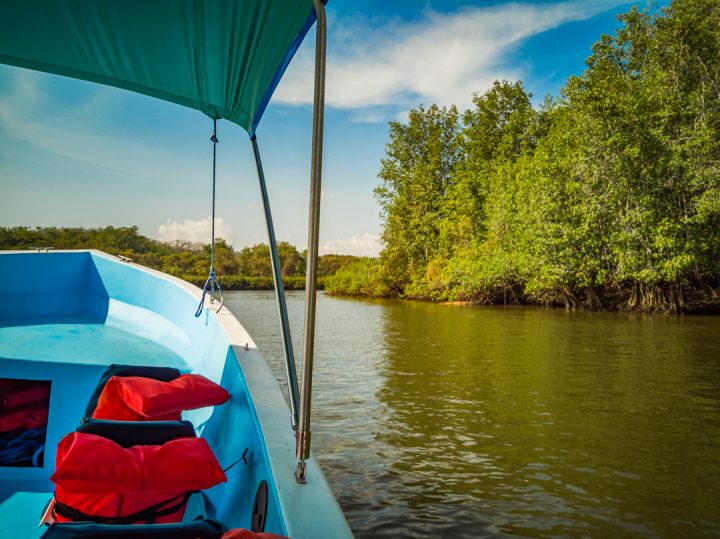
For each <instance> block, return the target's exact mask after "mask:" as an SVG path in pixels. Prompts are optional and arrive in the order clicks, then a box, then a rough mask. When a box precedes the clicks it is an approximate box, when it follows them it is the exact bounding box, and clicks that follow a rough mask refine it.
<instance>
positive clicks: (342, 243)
mask: <svg viewBox="0 0 720 539" xmlns="http://www.w3.org/2000/svg"><path fill="white" fill-rule="evenodd" d="M381 250H382V245H380V236H378V235H375V234H370V233H368V232H365V233H364V234H355V235H354V236H353V237H352V238H344V239H340V240H329V241H326V242H325V243H324V244H323V245H322V246H321V247H320V254H322V255H326V254H334V255H355V256H378V255H379V254H380V251H381Z"/></svg>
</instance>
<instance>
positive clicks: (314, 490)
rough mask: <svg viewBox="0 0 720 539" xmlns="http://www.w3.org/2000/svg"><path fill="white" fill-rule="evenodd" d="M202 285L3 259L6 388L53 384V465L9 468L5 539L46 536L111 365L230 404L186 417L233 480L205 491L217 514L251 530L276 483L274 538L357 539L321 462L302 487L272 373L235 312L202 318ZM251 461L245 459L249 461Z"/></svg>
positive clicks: (97, 263) (60, 257)
mask: <svg viewBox="0 0 720 539" xmlns="http://www.w3.org/2000/svg"><path fill="white" fill-rule="evenodd" d="M200 294H201V293H200V290H199V289H197V288H196V287H194V286H192V285H189V284H187V283H185V282H184V281H180V280H179V279H175V278H173V277H170V276H168V275H165V274H162V273H159V272H156V271H153V270H149V269H147V268H143V267H140V266H137V265H134V264H128V263H125V262H122V261H120V260H119V259H116V258H115V257H111V256H108V255H105V254H103V253H100V252H97V251H64V252H50V253H36V252H3V253H1V254H0V378H10V379H28V380H49V381H50V382H51V392H50V402H49V419H48V426H47V437H46V444H45V456H44V461H43V462H44V464H43V466H38V467H6V466H0V537H4V538H9V537H22V538H28V537H38V536H39V535H40V534H41V533H42V531H43V530H42V529H41V528H38V521H39V519H40V513H41V510H42V507H43V506H44V505H45V503H46V502H47V501H48V499H49V498H50V496H51V494H52V491H53V485H52V483H51V482H50V480H49V478H50V475H51V474H52V472H53V470H54V462H55V447H56V445H57V443H58V441H59V440H60V439H61V438H62V437H63V436H65V435H66V434H67V433H69V432H71V431H73V430H74V429H75V428H76V427H77V424H78V422H79V420H80V418H81V417H82V415H83V411H84V407H85V405H86V403H87V401H88V399H89V397H90V395H91V393H92V391H93V389H94V388H95V385H96V384H97V381H98V379H99V378H100V376H101V374H102V372H103V371H104V370H105V368H106V367H107V365H109V364H112V363H121V364H132V365H156V366H157V365H164V366H170V367H176V368H178V369H180V370H181V371H183V372H194V373H198V374H201V375H203V376H205V377H207V378H209V379H210V380H213V381H215V382H217V383H219V384H221V385H222V386H223V387H224V388H225V389H227V390H228V391H229V392H230V394H231V399H230V401H229V402H228V403H227V404H225V405H223V406H218V407H216V408H205V409H201V410H195V411H191V412H186V413H184V415H183V419H188V420H190V421H192V423H193V424H194V425H195V428H196V430H197V432H198V435H200V436H202V437H203V438H205V439H206V440H207V441H208V443H209V445H210V447H211V448H212V449H213V451H214V453H215V455H216V457H217V459H218V461H219V463H220V464H221V466H222V467H223V468H225V467H228V466H230V465H231V464H233V463H237V464H236V465H234V466H232V468H230V469H229V470H228V472H227V478H228V481H227V482H226V483H223V484H220V485H218V486H216V487H214V488H212V489H209V490H207V491H206V492H205V505H206V511H207V513H208V516H209V517H211V518H215V519H217V520H220V521H221V522H223V523H224V524H225V525H226V526H228V527H231V528H232V527H242V528H248V529H249V528H250V524H251V516H252V509H253V502H254V499H255V494H256V490H257V487H258V485H259V484H260V482H261V481H266V482H267V484H268V485H269V487H270V488H269V503H268V513H267V524H266V528H265V529H266V531H269V532H272V533H277V534H281V535H285V536H289V537H292V538H294V539H302V538H305V537H307V538H310V537H313V538H318V537H331V538H334V537H338V538H343V537H351V536H352V534H351V533H350V530H349V528H348V526H347V523H346V521H345V519H344V517H343V515H342V511H341V510H340V508H339V506H338V504H337V501H336V500H335V497H334V495H333V493H332V491H331V490H330V488H329V486H328V485H327V482H326V480H325V478H324V476H323V474H322V471H321V470H320V469H319V467H318V465H317V463H316V461H315V459H314V457H311V459H310V461H309V469H308V484H307V485H299V484H297V483H296V481H295V479H294V476H293V470H294V467H295V458H294V443H295V442H294V436H293V432H292V430H291V427H290V415H289V410H288V407H287V405H286V403H285V401H284V399H283V396H282V393H281V391H280V388H279V386H278V384H277V381H276V380H275V377H274V375H273V374H272V372H271V371H270V369H269V367H268V365H267V364H266V362H265V361H264V359H263V358H262V357H261V355H260V353H259V352H258V350H257V348H256V346H255V344H254V343H253V341H252V339H251V338H250V336H249V335H248V334H247V332H246V331H245V329H244V328H243V327H242V326H241V325H240V324H239V322H238V321H237V320H236V319H235V318H234V317H233V316H232V315H231V314H230V313H229V312H228V311H227V309H223V310H222V311H221V312H220V313H215V312H214V311H213V310H211V309H206V310H205V311H204V312H203V314H202V316H200V317H199V318H196V317H195V316H194V314H195V310H196V308H197V304H198V301H199V299H200ZM243 455H245V459H242V456H243Z"/></svg>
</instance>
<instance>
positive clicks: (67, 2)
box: [0, 0, 315, 135]
mask: <svg viewBox="0 0 720 539" xmlns="http://www.w3.org/2000/svg"><path fill="white" fill-rule="evenodd" d="M314 21H315V11H314V8H313V1H312V0H49V1H48V0H0V62H2V63H5V64H10V65H14V66H19V67H25V68H28V69H35V70H38V71H46V72H48V73H55V74H58V75H65V76H68V77H73V78H76V79H84V80H88V81H92V82H98V83H100V84H106V85H109V86H117V87H118V88H125V89H127V90H131V91H133V92H138V93H141V94H146V95H149V96H153V97H157V98H159V99H163V100H165V101H171V102H173V103H178V104H180V105H183V106H186V107H190V108H194V109H197V110H199V111H202V112H204V113H205V114H207V115H208V116H210V117H212V118H217V119H220V118H225V119H227V120H230V121H231V122H234V123H236V124H238V125H240V126H241V127H243V128H244V129H245V130H247V131H248V133H249V134H251V135H252V134H253V133H254V131H255V128H256V127H257V125H258V122H259V121H260V117H261V116H262V114H263V112H264V110H265V107H266V106H267V104H268V101H269V100H270V97H271V96H272V93H273V92H274V91H275V88H276V86H277V84H278V82H279V81H280V78H281V77H282V75H283V73H284V72H285V68H286V67H287V65H288V63H289V62H290V60H291V59H292V57H293V55H294V54H295V51H296V50H297V48H298V47H299V46H300V43H301V42H302V40H303V38H304V37H305V34H306V33H307V31H308V30H309V29H310V27H311V26H312V24H313V23H314Z"/></svg>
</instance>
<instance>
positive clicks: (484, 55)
mask: <svg viewBox="0 0 720 539" xmlns="http://www.w3.org/2000/svg"><path fill="white" fill-rule="evenodd" d="M622 3H625V2H624V1H618V0H596V1H592V2H588V1H587V0H573V1H567V2H557V3H553V4H529V3H508V4H502V5H496V6H490V7H473V8H466V9H462V10H460V11H457V12H454V13H438V12H435V11H432V10H426V11H425V12H424V16H423V18H422V19H421V20H420V21H417V22H412V23H407V24H402V25H399V24H394V23H387V24H385V25H384V26H381V27H378V26H377V25H371V24H370V23H368V22H364V21H359V20H353V21H348V22H342V21H336V22H335V28H334V29H333V31H332V32H331V42H330V44H329V46H328V54H329V56H328V68H327V90H326V102H327V104H328V105H331V106H334V107H338V108H346V109H358V108H363V107H378V106H386V105H400V106H406V107H407V106H416V105H417V104H419V103H425V104H430V103H436V104H439V105H450V104H456V105H458V106H460V107H466V106H468V105H469V104H470V103H471V98H472V93H473V92H475V91H483V90H485V89H487V88H488V87H489V86H490V85H491V84H492V82H493V81H494V80H496V79H499V78H507V79H518V78H522V77H523V75H524V74H525V73H524V72H523V69H522V68H519V67H518V66H512V65H511V64H510V63H509V62H508V60H510V59H511V58H512V54H511V53H512V52H513V49H514V48H515V47H517V46H518V45H519V44H520V43H521V42H522V41H523V40H525V39H527V38H529V37H531V36H533V35H536V34H539V33H541V32H544V31H547V30H550V29H552V28H556V27H558V26H560V25H562V24H564V23H567V22H570V21H578V20H584V19H587V18H590V17H592V16H594V15H597V14H599V13H602V12H604V11H607V10H608V9H610V8H612V7H613V6H616V5H619V4H622ZM313 51H314V47H310V46H306V47H304V48H303V50H302V51H301V54H300V55H299V57H298V58H297V59H296V60H295V62H294V63H293V64H292V65H291V66H290V68H289V69H288V72H287V74H286V76H285V78H284V79H283V81H282V82H281V84H280V86H279V87H278V91H277V93H276V95H275V100H276V102H283V103H286V104H296V105H299V104H308V103H310V102H311V100H312V84H313V68H312V66H313V62H314V57H313V56H314V55H313ZM384 116H385V115H384ZM374 117H376V116H373V115H364V116H360V118H361V119H363V120H365V121H368V120H369V119H370V118H374ZM390 117H392V115H390Z"/></svg>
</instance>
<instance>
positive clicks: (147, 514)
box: [53, 490, 199, 524]
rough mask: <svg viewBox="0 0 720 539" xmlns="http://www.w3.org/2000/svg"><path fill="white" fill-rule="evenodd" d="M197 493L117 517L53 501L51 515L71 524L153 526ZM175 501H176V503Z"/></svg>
mask: <svg viewBox="0 0 720 539" xmlns="http://www.w3.org/2000/svg"><path fill="white" fill-rule="evenodd" d="M196 492H199V491H197V490H190V491H188V492H186V493H184V494H181V495H180V496H176V497H174V498H170V499H169V500H164V501H162V502H159V503H156V504H154V505H151V506H150V507H146V508H145V509H141V510H140V511H137V512H135V513H132V514H131V515H124V516H118V517H103V516H99V515H89V514H87V513H83V512H82V511H80V510H79V509H75V508H74V507H70V506H69V505H67V504H64V503H62V502H61V501H58V500H57V499H56V500H55V505H54V507H53V514H54V515H59V516H61V517H63V518H67V519H70V520H71V521H73V522H96V523H97V524H135V523H138V522H145V523H146V524H154V523H155V520H156V519H157V518H158V517H163V516H166V515H172V514H173V513H175V512H177V511H179V510H180V509H182V507H183V506H184V505H185V504H186V503H187V502H188V500H189V499H190V496H192V495H193V494H194V493H196ZM176 500H178V501H177V502H176V503H173V502H175V501H176ZM169 503H172V505H171V506H169V507H165V506H166V505H167V504H169Z"/></svg>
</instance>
